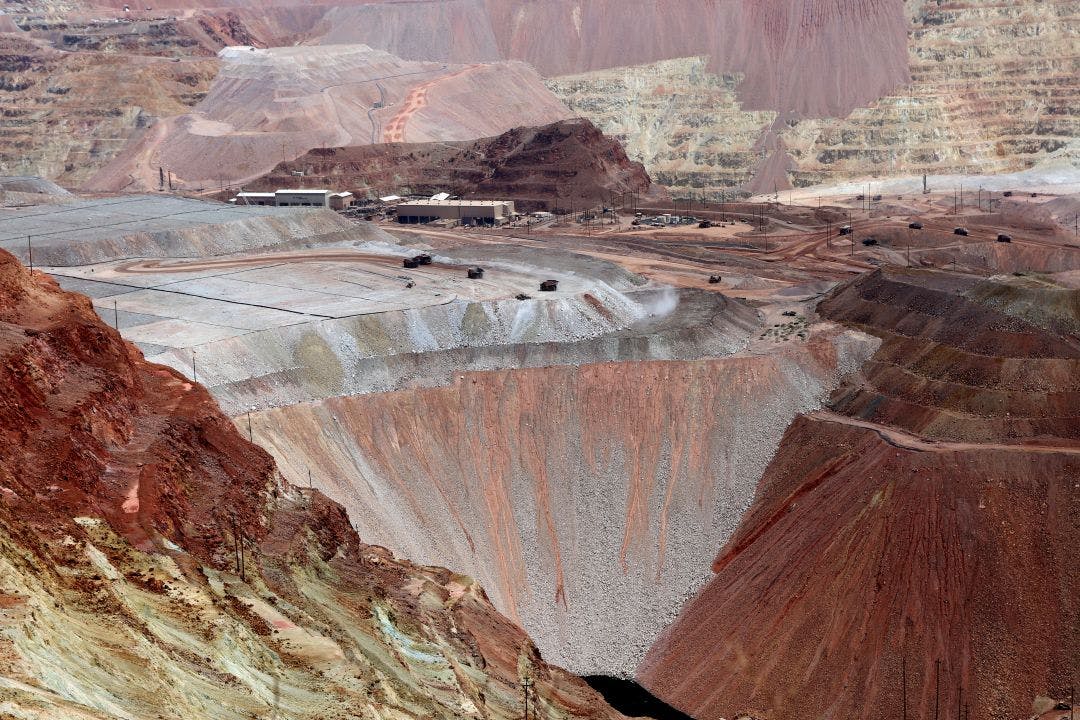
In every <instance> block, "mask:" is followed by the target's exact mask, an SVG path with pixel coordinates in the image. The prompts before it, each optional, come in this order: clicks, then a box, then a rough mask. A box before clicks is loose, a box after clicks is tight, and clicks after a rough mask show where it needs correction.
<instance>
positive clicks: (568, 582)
mask: <svg viewBox="0 0 1080 720" xmlns="http://www.w3.org/2000/svg"><path fill="white" fill-rule="evenodd" d="M736 305H737V304H736ZM728 312H729V313H731V312H734V313H738V308H737V307H735V308H729V310H728ZM731 332H733V333H734V334H735V335H736V337H735V338H733V339H736V338H737V335H738V333H739V332H740V328H738V327H733V328H732V329H731ZM668 342H669V341H667V340H665V339H664V338H663V335H662V333H657V334H656V335H655V336H645V337H643V338H642V339H641V343H644V344H645V345H655V346H656V349H655V350H654V354H653V355H652V357H656V356H659V357H664V355H665V353H664V352H663V348H664V347H668ZM634 347H635V343H628V344H627V349H629V350H632V349H633V348H634ZM524 350H525V348H522V350H521V352H522V353H524ZM872 350H873V344H872V343H871V342H870V341H869V338H868V337H866V336H863V335H861V334H857V333H856V334H848V333H839V334H838V333H836V332H835V331H834V329H830V328H829V327H827V326H821V327H817V328H815V331H814V334H813V336H812V337H811V338H810V340H809V341H808V342H807V343H806V344H802V343H798V344H797V345H794V346H791V347H786V348H780V349H776V350H775V352H771V353H765V354H761V355H730V353H731V350H727V351H725V350H723V349H722V348H719V347H717V348H715V349H714V351H713V356H714V357H716V356H721V357H720V358H719V359H708V360H697V361H667V362H663V361H639V362H614V363H602V364H596V365H570V366H567V365H563V366H561V367H539V368H534V369H508V370H498V371H492V372H483V373H463V374H457V373H455V374H454V378H453V381H452V383H451V384H450V385H449V386H448V387H437V388H426V389H413V390H403V391H400V392H394V393H384V394H375V395H362V396H353V397H343V398H331V399H328V400H325V401H321V402H317V403H312V404H302V405H293V406H289V407H283V408H278V409H274V410H269V411H266V412H261V413H257V414H253V415H252V416H251V418H250V422H251V425H250V427H251V428H252V430H251V431H252V433H253V435H254V436H255V438H256V440H257V441H258V442H259V443H260V444H261V445H262V446H264V447H266V448H268V449H269V450H270V452H271V453H273V454H274V455H275V457H277V458H278V459H279V462H280V463H281V464H282V467H283V469H284V472H286V473H288V474H289V475H290V476H291V477H297V478H301V479H306V478H307V477H308V473H309V472H310V473H311V478H312V481H313V482H315V483H316V484H317V486H319V487H321V488H325V489H326V491H327V492H328V493H330V494H332V495H334V496H335V497H337V498H340V499H341V500H342V501H343V502H344V503H345V504H346V506H347V507H348V509H349V512H350V516H351V517H352V519H353V522H354V523H355V524H356V526H357V528H358V529H359V531H360V533H361V534H362V535H363V536H364V537H367V538H370V539H372V540H373V541H376V542H379V543H380V544H384V545H386V546H388V547H390V548H393V549H395V550H398V551H400V552H402V553H403V554H407V555H408V556H409V557H414V558H416V559H417V560H419V561H421V562H438V563H447V564H449V565H451V566H453V567H458V568H461V569H463V570H464V571H466V572H470V573H474V574H475V575H476V577H477V578H478V579H480V580H481V582H482V584H484V586H485V587H486V588H488V590H489V592H490V593H491V595H492V600H493V602H494V603H495V604H496V606H497V607H499V608H500V609H501V610H503V611H504V612H507V613H509V614H511V615H512V616H513V617H516V618H520V620H521V622H522V623H523V624H524V626H525V627H526V628H527V629H528V630H529V631H530V633H531V634H532V635H533V636H534V637H535V638H536V639H537V643H538V644H539V645H540V647H541V649H542V650H543V652H544V655H545V657H548V658H550V659H552V660H554V661H555V662H558V663H559V664H561V665H563V666H565V667H568V668H570V669H572V670H575V671H578V672H591V673H600V674H620V675H628V674H629V673H631V672H632V670H633V668H634V666H635V665H636V663H637V662H638V661H639V660H640V659H641V657H642V656H643V654H644V652H645V650H646V649H647V647H648V646H649V644H650V643H651V642H652V641H653V640H654V639H655V637H656V636H657V635H658V634H659V632H660V631H661V630H662V629H663V627H664V626H665V625H666V624H667V623H668V622H669V621H670V620H671V619H672V618H673V617H674V615H675V613H676V612H677V611H678V608H679V607H680V606H681V605H682V603H683V601H684V600H685V598H686V597H687V596H688V595H690V594H692V593H693V592H695V591H696V590H697V589H698V588H699V587H700V586H701V584H702V583H703V582H704V580H705V579H706V574H707V566H708V562H709V560H710V559H711V557H712V555H713V553H714V552H715V548H716V547H717V545H718V544H719V543H721V542H723V540H724V539H725V538H726V537H727V536H728V535H729V534H730V533H731V532H732V530H733V528H734V526H735V524H736V523H737V522H738V519H739V517H740V515H741V513H742V511H743V510H744V509H745V508H746V506H747V504H748V502H749V500H750V497H751V495H752V493H753V488H754V487H755V485H756V483H757V480H758V478H759V477H760V473H761V472H762V471H763V469H764V467H765V465H766V463H768V461H769V458H770V456H771V454H772V451H773V449H774V448H775V446H776V443H777V442H778V441H779V438H780V436H781V434H782V433H783V429H784V428H785V427H786V426H787V424H788V423H789V422H790V420H791V418H792V417H794V416H795V415H796V414H797V413H799V412H804V411H807V410H810V409H812V408H815V407H818V406H819V403H820V402H821V401H822V399H823V398H824V396H825V394H826V393H827V392H828V389H829V388H830V387H831V386H832V384H833V383H834V382H835V381H836V378H837V377H838V375H839V374H841V373H842V372H846V371H849V370H851V369H853V368H854V367H856V366H857V365H858V364H859V363H861V362H862V361H863V360H864V359H865V358H866V356H867V355H868V354H869V353H870V352H872ZM639 352H640V351H639ZM644 355H645V357H649V354H648V353H644ZM724 355H729V356H728V357H723V356H724ZM558 357H559V362H560V363H566V362H567V358H568V357H569V358H576V357H578V354H577V352H576V348H575V346H573V345H567V346H564V348H563V350H562V352H561V354H560V355H559V356H558ZM238 422H239V424H240V427H241V428H242V429H246V428H247V427H248V425H247V419H245V418H239V419H238Z"/></svg>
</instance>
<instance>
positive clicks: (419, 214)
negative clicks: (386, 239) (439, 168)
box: [397, 200, 514, 225]
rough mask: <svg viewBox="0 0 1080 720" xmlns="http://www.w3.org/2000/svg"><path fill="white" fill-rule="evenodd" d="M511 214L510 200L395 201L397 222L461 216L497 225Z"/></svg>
mask: <svg viewBox="0 0 1080 720" xmlns="http://www.w3.org/2000/svg"><path fill="white" fill-rule="evenodd" d="M513 214H514V203H513V201H512V200H411V201H409V202H403V203H399V204H398V205H397V217H398V222H399V223H403V224H410V225H415V224H417V223H429V222H433V221H435V220H460V221H461V222H462V223H463V224H465V225H500V224H502V223H504V222H506V221H507V220H508V219H509V218H510V216H511V215H513Z"/></svg>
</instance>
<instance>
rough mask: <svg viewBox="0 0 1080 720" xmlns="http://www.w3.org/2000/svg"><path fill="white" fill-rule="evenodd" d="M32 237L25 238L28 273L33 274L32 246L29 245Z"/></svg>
mask: <svg viewBox="0 0 1080 720" xmlns="http://www.w3.org/2000/svg"><path fill="white" fill-rule="evenodd" d="M31 237H33V236H32V235H27V236H26V254H27V255H28V256H29V258H30V272H34V246H33V245H31V244H30V238H31Z"/></svg>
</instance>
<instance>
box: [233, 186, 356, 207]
mask: <svg viewBox="0 0 1080 720" xmlns="http://www.w3.org/2000/svg"><path fill="white" fill-rule="evenodd" d="M354 200H355V198H354V197H353V194H352V193H351V192H334V191H333V190H303V189H296V190H278V191H277V192H242V193H239V194H238V195H237V196H236V197H235V198H233V199H232V200H231V201H230V202H232V203H234V204H236V205H271V206H273V205H276V206H277V207H324V208H325V207H328V208H332V209H334V210H344V209H345V208H347V207H350V206H351V205H352V204H353V202H354Z"/></svg>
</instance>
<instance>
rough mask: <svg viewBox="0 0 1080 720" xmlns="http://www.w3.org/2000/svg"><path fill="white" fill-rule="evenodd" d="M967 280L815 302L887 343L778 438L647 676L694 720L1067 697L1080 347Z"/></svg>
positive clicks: (646, 667) (1006, 708) (898, 281)
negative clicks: (1011, 311) (825, 405)
mask: <svg viewBox="0 0 1080 720" xmlns="http://www.w3.org/2000/svg"><path fill="white" fill-rule="evenodd" d="M974 285H975V283H974V282H973V281H970V280H963V279H961V280H957V279H955V278H950V277H949V276H947V275H942V274H928V273H916V272H905V273H896V274H891V273H890V274H883V273H880V272H878V273H874V274H871V275H868V276H865V277H864V278H861V279H859V280H857V281H854V282H853V283H852V284H849V285H848V286H846V287H845V288H843V289H841V290H840V291H838V292H837V293H835V294H834V295H833V296H832V297H831V298H829V299H827V300H826V301H825V302H823V303H822V304H821V306H820V311H821V313H822V314H823V315H825V316H826V317H829V318H831V319H834V320H837V321H840V322H843V323H845V324H848V325H851V326H855V327H859V328H862V329H864V330H866V331H867V332H870V333H872V334H874V335H877V336H878V337H880V338H882V341H883V342H882V345H881V348H880V349H879V350H878V352H877V353H876V354H875V355H874V357H873V358H872V359H871V361H870V362H868V363H867V364H866V365H865V366H864V369H863V372H862V374H861V375H857V376H854V377H853V379H852V380H851V381H850V382H849V383H847V384H846V385H845V386H844V387H842V388H841V389H840V390H838V391H837V393H836V394H835V395H834V398H833V400H832V402H831V406H832V409H831V410H830V411H826V412H818V413H812V414H810V415H807V416H803V417H801V418H799V419H798V420H797V421H796V422H795V423H794V424H793V425H792V426H791V427H790V428H789V429H788V431H787V433H786V435H785V436H784V439H783V441H782V442H781V444H780V449H779V451H778V453H777V455H776V457H775V459H774V460H773V462H772V463H771V464H770V466H769V469H768V471H767V472H766V473H765V477H764V478H763V479H762V482H761V484H760V486H759V489H758V493H757V496H756V498H755V501H754V505H753V507H752V508H751V509H750V511H749V512H748V513H747V515H746V516H745V517H744V519H743V521H742V523H741V524H740V526H739V529H738V531H737V532H736V533H735V535H734V536H733V537H732V538H731V540H729V541H728V543H727V544H726V545H725V546H724V548H723V550H722V551H721V553H720V555H719V557H718V558H717V559H716V561H715V562H714V564H713V569H714V571H715V572H716V576H715V577H714V578H713V580H712V581H711V582H710V583H709V584H708V586H707V587H706V588H705V589H704V590H703V591H702V592H701V593H700V594H699V595H698V596H697V597H696V598H694V599H693V600H692V601H691V602H690V603H689V604H688V605H687V606H686V607H685V608H684V609H683V611H682V613H681V614H680V617H679V619H678V620H677V621H676V622H675V623H674V624H673V625H672V626H671V628H670V629H669V630H668V631H667V632H666V633H665V636H664V637H663V638H662V639H661V640H660V641H659V642H657V643H656V645H655V646H654V647H653V648H652V650H651V651H650V653H649V656H648V658H647V659H646V660H645V662H644V663H642V665H641V667H640V669H639V677H640V680H641V681H642V683H643V684H644V685H645V686H646V687H648V688H649V689H651V690H652V691H653V692H654V693H656V694H657V695H658V696H660V697H661V698H663V699H664V700H666V701H668V702H671V703H672V704H673V705H675V706H677V707H679V708H680V709H683V710H685V711H687V712H690V713H691V714H693V715H694V717H697V718H720V717H731V716H732V715H733V714H737V713H745V714H748V715H752V716H756V717H760V716H766V717H773V716H777V717H788V716H794V715H800V716H804V715H805V716H809V717H825V716H828V717H835V718H864V717H868V716H871V715H873V714H875V713H881V712H885V713H887V714H892V715H895V714H898V713H902V712H906V713H907V714H908V716H909V717H929V716H931V714H934V715H937V714H938V713H939V712H940V713H942V714H951V713H954V712H956V711H957V710H958V709H963V710H964V713H963V714H964V717H974V718H979V719H982V718H1006V717H1008V718H1014V717H1026V716H1029V715H1030V714H1031V713H1032V712H1040V711H1041V710H1045V709H1048V707H1049V706H1050V705H1052V704H1053V703H1052V701H1050V702H1049V703H1048V702H1047V701H1046V700H1039V698H1057V699H1062V698H1067V697H1068V691H1069V687H1070V686H1074V685H1076V683H1077V681H1078V680H1080V677H1078V676H1077V663H1076V659H1077V657H1078V654H1080V604H1078V603H1077V597H1080V573H1078V571H1077V561H1078V559H1080V558H1078V551H1077V547H1076V543H1075V542H1073V540H1072V538H1074V537H1075V536H1076V533H1077V531H1078V530H1080V522H1078V518H1080V485H1078V483H1080V440H1078V436H1080V433H1078V431H1080V402H1078V399H1080V396H1078V392H1080V384H1078V378H1080V349H1078V347H1077V344H1076V338H1075V336H1070V335H1068V334H1062V335H1059V334H1056V333H1055V332H1053V331H1051V330H1047V329H1043V328H1041V327H1038V326H1036V325H1032V324H1030V323H1027V322H1025V321H1024V320H1022V319H1019V318H1016V317H1009V316H1006V315H1003V314H1001V313H1000V312H999V311H997V310H996V309H994V308H993V307H988V306H987V305H986V304H984V303H983V302H980V298H981V297H986V295H987V292H986V285H985V284H980V285H979V286H978V287H979V288H980V289H979V290H978V291H977V292H973V290H974V288H973V287H972V286H974ZM1016 292H1022V290H1020V289H1017V288H1014V289H1013V292H1012V293H1010V294H1015V293H1016ZM965 296H966V297H965ZM969 711H970V714H969Z"/></svg>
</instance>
